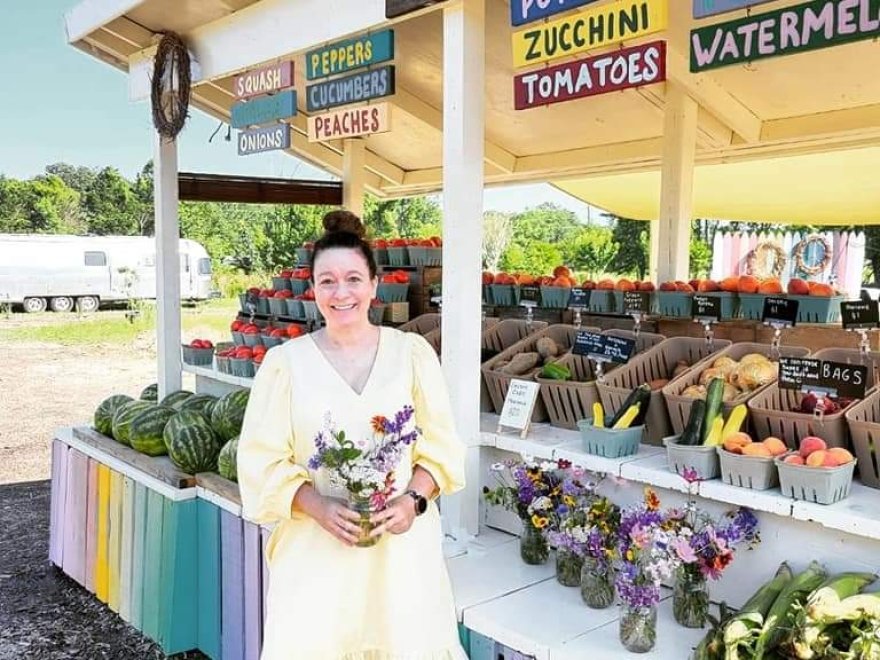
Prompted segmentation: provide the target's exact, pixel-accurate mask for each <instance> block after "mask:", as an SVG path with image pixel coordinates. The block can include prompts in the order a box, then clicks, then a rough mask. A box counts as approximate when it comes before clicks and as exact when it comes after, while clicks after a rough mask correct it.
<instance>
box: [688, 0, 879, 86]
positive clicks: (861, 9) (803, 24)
mask: <svg viewBox="0 0 880 660" xmlns="http://www.w3.org/2000/svg"><path fill="white" fill-rule="evenodd" d="M878 36H880V0H813V1H812V2H806V3H804V4H800V5H794V6H793V7H786V8H784V9H776V10H774V11H768V12H765V13H763V14H756V15H754V16H749V17H746V18H741V19H738V20H735V21H728V22H727V23H719V24H717V25H709V26H707V27H702V28H697V29H695V30H691V67H690V68H691V72H692V73H697V72H699V71H705V70H707V69H715V68H718V67H722V66H729V65H731V64H739V63H741V62H751V61H754V60H760V59H764V58H766V57H776V56H779V55H792V54H794V53H803V52H805V51H810V50H817V49H820V48H828V47H829V46H836V45H838V44H844V43H849V42H852V41H859V40H862V39H874V38H877V37H878Z"/></svg>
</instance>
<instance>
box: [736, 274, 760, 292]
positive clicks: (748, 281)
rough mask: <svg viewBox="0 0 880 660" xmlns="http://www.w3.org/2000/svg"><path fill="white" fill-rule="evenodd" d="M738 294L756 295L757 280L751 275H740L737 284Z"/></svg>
mask: <svg viewBox="0 0 880 660" xmlns="http://www.w3.org/2000/svg"><path fill="white" fill-rule="evenodd" d="M737 285H738V287H739V292H740V293H758V285H759V282H758V278H757V277H752V276H751V275H740V276H739V282H738V283H737Z"/></svg>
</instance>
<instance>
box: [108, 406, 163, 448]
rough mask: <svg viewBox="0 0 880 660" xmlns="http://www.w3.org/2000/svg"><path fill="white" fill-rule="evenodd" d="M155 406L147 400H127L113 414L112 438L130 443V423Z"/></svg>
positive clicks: (123, 442) (125, 443) (126, 443)
mask: <svg viewBox="0 0 880 660" xmlns="http://www.w3.org/2000/svg"><path fill="white" fill-rule="evenodd" d="M152 408H155V404H153V403H150V402H149V401H129V402H128V403H125V404H123V405H122V406H121V407H120V408H119V409H118V410H117V411H116V412H115V413H114V414H113V438H114V439H115V440H116V442H121V443H122V444H124V445H130V444H131V423H132V422H133V421H134V418H135V417H137V416H138V415H140V414H141V413H142V412H144V411H147V410H150V409H152Z"/></svg>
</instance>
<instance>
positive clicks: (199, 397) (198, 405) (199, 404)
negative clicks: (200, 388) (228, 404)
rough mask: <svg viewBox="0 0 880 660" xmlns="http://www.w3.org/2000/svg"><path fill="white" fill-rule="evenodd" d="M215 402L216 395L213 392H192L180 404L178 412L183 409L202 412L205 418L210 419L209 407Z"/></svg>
mask: <svg viewBox="0 0 880 660" xmlns="http://www.w3.org/2000/svg"><path fill="white" fill-rule="evenodd" d="M216 402H217V397H216V396H214V395H213V394H193V395H192V396H191V397H190V398H188V399H186V400H185V401H184V402H183V403H181V404H180V408H179V410H180V412H183V411H184V410H193V411H195V412H199V413H202V414H203V415H204V416H205V417H206V418H207V419H211V409H212V408H213V406H214V404H215V403H216Z"/></svg>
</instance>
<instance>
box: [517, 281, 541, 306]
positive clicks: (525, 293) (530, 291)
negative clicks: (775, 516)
mask: <svg viewBox="0 0 880 660" xmlns="http://www.w3.org/2000/svg"><path fill="white" fill-rule="evenodd" d="M519 304H520V305H525V306H527V307H529V306H537V305H540V304H541V289H539V288H538V287H536V286H524V287H520V290H519Z"/></svg>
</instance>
